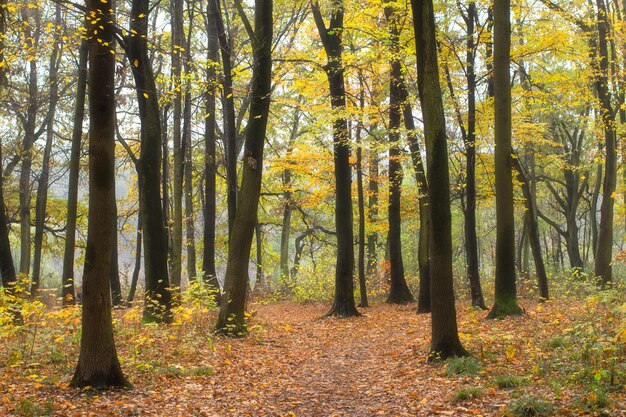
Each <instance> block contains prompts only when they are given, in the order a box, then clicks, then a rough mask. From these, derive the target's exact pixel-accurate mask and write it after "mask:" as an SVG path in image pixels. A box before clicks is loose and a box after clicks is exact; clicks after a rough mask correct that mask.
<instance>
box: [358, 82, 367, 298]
mask: <svg viewBox="0 0 626 417" xmlns="http://www.w3.org/2000/svg"><path fill="white" fill-rule="evenodd" d="M359 87H360V88H359V108H360V110H361V112H362V111H363V110H364V108H365V86H364V85H363V75H362V74H359ZM362 130H363V122H362V121H361V120H359V121H358V123H357V126H356V132H355V139H356V185H357V195H358V209H359V243H358V244H359V258H358V270H359V294H360V302H359V307H369V303H368V301H367V281H366V276H365V196H364V193H363V146H362V144H361V131H362Z"/></svg>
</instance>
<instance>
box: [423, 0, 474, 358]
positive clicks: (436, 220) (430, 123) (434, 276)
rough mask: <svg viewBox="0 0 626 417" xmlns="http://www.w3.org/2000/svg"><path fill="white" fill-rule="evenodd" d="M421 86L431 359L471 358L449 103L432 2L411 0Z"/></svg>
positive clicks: (428, 0)
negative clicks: (463, 315)
mask: <svg viewBox="0 0 626 417" xmlns="http://www.w3.org/2000/svg"><path fill="white" fill-rule="evenodd" d="M411 5H412V8H413V25H414V30H415V45H416V51H417V53H416V55H417V75H418V76H417V83H418V91H419V96H420V103H421V105H422V113H423V115H424V136H425V138H426V156H427V159H426V163H427V172H428V185H429V187H428V193H429V194H428V195H429V203H430V204H429V214H430V225H431V234H430V259H431V264H430V273H431V282H430V292H431V300H432V326H431V327H432V340H431V347H430V354H429V360H435V359H446V358H448V357H451V356H467V355H469V353H468V352H467V351H466V350H465V348H463V346H462V345H461V341H460V340H459V335H458V330H457V321H456V308H455V305H454V289H453V276H452V215H451V211H450V179H449V172H448V147H447V142H448V141H447V137H446V126H445V116H444V111H443V98H442V94H441V86H440V84H439V68H438V62H437V61H438V59H437V39H436V27H435V14H434V10H433V3H432V0H411Z"/></svg>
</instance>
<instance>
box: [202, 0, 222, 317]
mask: <svg viewBox="0 0 626 417" xmlns="http://www.w3.org/2000/svg"><path fill="white" fill-rule="evenodd" d="M211 3H212V2H211V1H209V4H211ZM211 13H215V9H214V8H211V7H208V9H207V14H208V15H207V34H208V35H207V58H208V65H207V82H208V85H209V88H208V91H207V93H206V103H205V106H206V114H207V117H206V118H205V119H204V152H205V154H204V186H205V191H204V194H205V196H204V199H205V206H204V237H203V239H204V240H203V242H204V249H203V253H202V269H203V271H204V272H203V273H204V275H203V280H204V283H205V284H206V286H207V287H208V289H209V290H210V291H211V292H212V294H213V300H214V301H215V302H216V304H217V305H219V304H220V302H221V292H220V284H219V281H218V279H217V272H216V271H215V209H216V193H215V174H216V172H217V162H216V161H217V159H216V152H215V149H216V144H217V135H216V133H215V111H216V106H215V94H216V92H217V88H218V80H217V71H216V70H215V65H217V59H218V53H219V50H218V48H219V39H218V33H217V30H216V25H215V16H213V15H212V14H211Z"/></svg>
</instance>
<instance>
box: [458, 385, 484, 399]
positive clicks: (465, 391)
mask: <svg viewBox="0 0 626 417" xmlns="http://www.w3.org/2000/svg"><path fill="white" fill-rule="evenodd" d="M482 393H483V389H482V388H481V387H469V388H461V389H460V390H458V391H457V392H456V394H454V400H455V401H466V400H471V399H473V398H476V397H479V396H480V395H481V394H482Z"/></svg>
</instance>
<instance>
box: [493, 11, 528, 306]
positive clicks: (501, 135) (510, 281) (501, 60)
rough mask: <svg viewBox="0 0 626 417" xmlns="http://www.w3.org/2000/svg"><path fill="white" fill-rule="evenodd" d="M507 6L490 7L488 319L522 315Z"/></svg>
mask: <svg viewBox="0 0 626 417" xmlns="http://www.w3.org/2000/svg"><path fill="white" fill-rule="evenodd" d="M510 19H511V5H510V0H503V1H498V2H496V3H495V4H494V7H493V21H494V31H493V32H494V34H493V39H494V54H493V56H494V58H493V67H494V88H495V90H494V92H495V95H494V97H495V99H494V100H495V101H494V107H495V117H494V119H495V177H496V217H497V219H496V278H495V294H494V305H493V308H492V309H491V311H490V312H489V315H488V318H500V317H504V316H509V315H519V314H522V309H521V308H520V307H519V305H518V304H517V286H516V277H515V217H514V207H513V176H512V175H513V174H512V171H511V153H512V148H511V81H510V66H511V56H510V50H511V21H510Z"/></svg>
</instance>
